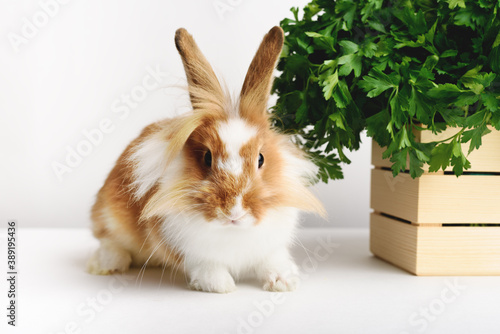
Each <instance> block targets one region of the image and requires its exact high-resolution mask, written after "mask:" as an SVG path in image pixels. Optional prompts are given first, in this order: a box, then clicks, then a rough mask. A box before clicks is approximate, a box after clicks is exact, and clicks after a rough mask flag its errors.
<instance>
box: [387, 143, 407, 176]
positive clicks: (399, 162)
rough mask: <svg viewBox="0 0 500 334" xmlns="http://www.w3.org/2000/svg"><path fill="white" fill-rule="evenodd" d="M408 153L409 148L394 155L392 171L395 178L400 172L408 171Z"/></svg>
mask: <svg viewBox="0 0 500 334" xmlns="http://www.w3.org/2000/svg"><path fill="white" fill-rule="evenodd" d="M408 151H409V148H405V149H402V150H401V151H398V152H396V153H393V154H392V157H391V162H392V166H391V169H392V174H393V175H394V176H396V175H398V173H399V172H404V171H405V170H406V159H407V157H408Z"/></svg>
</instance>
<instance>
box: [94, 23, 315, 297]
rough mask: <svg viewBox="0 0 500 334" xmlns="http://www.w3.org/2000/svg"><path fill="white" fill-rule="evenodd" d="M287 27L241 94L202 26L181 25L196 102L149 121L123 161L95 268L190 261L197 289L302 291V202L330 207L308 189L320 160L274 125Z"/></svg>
mask: <svg viewBox="0 0 500 334" xmlns="http://www.w3.org/2000/svg"><path fill="white" fill-rule="evenodd" d="M283 38H284V36H283V30H282V29H281V28H279V27H274V28H272V29H271V30H270V31H269V32H268V33H267V34H266V35H265V37H264V39H263V41H262V43H261V45H260V47H259V49H258V50H257V53H256V54H255V57H254V58H253V60H252V63H251V64H250V67H249V69H248V73H247V75H246V78H245V81H244V83H243V88H242V89H241V95H240V98H239V100H238V101H236V103H232V102H231V101H230V99H229V98H228V96H226V94H225V92H224V90H223V89H222V88H221V85H220V84H219V81H218V80H217V77H216V75H215V73H214V71H213V70H212V67H211V66H210V65H209V63H208V62H207V60H206V59H205V57H204V56H203V54H202V53H201V52H200V50H199V49H198V47H197V45H196V43H195V41H194V40H193V38H192V36H191V35H190V34H189V33H188V32H187V31H186V30H185V29H178V30H177V32H176V34H175V45H176V47H177V50H178V51H179V54H180V56H181V58H182V62H183V64H184V69H185V71H186V76H187V80H188V85H189V94H190V98H191V104H192V107H193V111H192V112H191V113H189V114H187V115H184V116H181V117H177V118H171V119H165V120H163V121H159V122H157V123H154V124H151V125H149V126H147V127H146V128H145V129H144V130H143V131H142V133H141V134H140V136H139V137H137V138H136V139H135V140H133V141H132V143H131V144H130V145H129V146H128V147H127V149H126V150H125V151H124V152H123V154H122V155H121V156H120V158H119V159H118V161H117V163H116V165H115V167H114V168H113V170H112V171H111V173H110V174H109V176H108V178H107V180H106V182H105V184H104V186H103V187H102V188H101V190H100V191H99V193H98V195H97V201H96V203H95V205H94V206H93V209H92V220H93V233H94V235H95V237H96V238H98V239H99V240H100V247H99V249H98V250H97V251H96V252H95V253H94V255H93V256H92V257H91V258H90V260H89V262H88V271H89V272H90V273H93V274H101V275H106V274H111V273H115V272H124V271H126V270H127V269H128V268H129V266H130V265H131V264H134V265H143V264H145V263H147V264H154V265H165V266H170V267H174V268H176V267H180V268H182V269H183V270H184V272H185V274H186V275H187V277H188V278H189V285H190V287H191V288H193V289H198V290H202V291H212V292H230V291H233V290H234V289H235V281H234V279H235V278H238V277H240V276H241V275H248V274H250V275H254V276H256V277H257V278H258V279H259V280H261V282H262V283H263V286H264V289H266V290H270V291H288V290H293V289H294V288H295V284H296V275H297V266H296V265H295V263H294V262H293V260H292V258H291V256H290V254H289V250H288V248H289V246H290V245H291V243H292V239H293V235H294V230H295V227H296V226H297V221H298V213H299V211H300V210H305V211H312V212H317V213H320V214H321V213H323V212H324V209H323V207H322V205H321V203H320V202H319V201H318V200H317V199H316V198H315V197H314V196H313V195H312V194H311V192H310V191H309V190H307V188H306V187H307V186H308V185H309V183H310V181H311V179H313V178H314V177H315V175H316V172H317V168H316V166H315V165H314V164H313V163H312V162H310V161H309V160H307V159H306V157H305V155H304V154H303V153H302V152H301V151H300V150H299V149H298V148H297V147H296V146H295V145H294V144H293V143H292V142H291V141H290V138H289V137H287V136H285V135H283V134H280V133H278V132H276V131H275V130H273V129H272V128H271V122H270V119H269V113H268V112H267V102H268V98H269V93H270V89H271V83H272V78H273V70H274V68H275V66H276V62H277V59H278V57H279V55H280V52H281V48H282V46H283Z"/></svg>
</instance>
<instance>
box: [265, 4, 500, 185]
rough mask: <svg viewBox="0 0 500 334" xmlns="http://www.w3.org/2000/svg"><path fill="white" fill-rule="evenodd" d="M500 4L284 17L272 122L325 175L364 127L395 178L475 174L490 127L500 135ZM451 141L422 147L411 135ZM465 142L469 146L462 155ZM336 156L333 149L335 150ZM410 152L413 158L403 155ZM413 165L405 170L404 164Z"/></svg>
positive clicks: (334, 174) (354, 8) (309, 10)
mask: <svg viewBox="0 0 500 334" xmlns="http://www.w3.org/2000/svg"><path fill="white" fill-rule="evenodd" d="M499 9H500V1H498V0H479V1H477V0H440V1H438V0H414V1H410V0H393V1H383V0H356V1H354V0H338V1H330V0H313V1H312V2H311V3H309V4H308V5H307V6H306V7H305V8H304V9H303V13H302V15H301V14H300V13H299V9H298V8H292V12H293V16H294V18H293V19H289V18H287V19H284V20H283V21H282V22H281V26H282V28H283V30H284V31H285V33H286V42H285V49H284V51H283V54H282V58H281V60H280V63H279V65H278V69H279V70H281V74H280V76H279V77H278V78H277V79H276V81H275V84H274V92H275V93H277V95H278V102H277V104H276V106H275V108H274V110H273V112H274V115H275V116H276V119H277V121H276V125H277V126H279V127H282V128H283V129H284V130H286V131H288V132H292V133H295V134H297V135H298V136H299V137H300V138H301V139H300V140H299V142H300V143H302V145H303V146H304V148H305V150H306V151H308V152H309V153H310V154H311V155H312V156H313V157H314V158H315V159H316V162H317V164H318V165H319V167H320V176H321V179H322V180H323V181H325V182H327V181H328V179H336V178H342V171H341V168H340V166H339V164H340V162H346V163H349V162H350V161H349V159H348V157H347V155H346V153H345V151H346V149H347V150H356V149H358V148H359V145H360V132H362V131H363V130H364V129H366V130H367V133H368V135H369V136H371V137H372V138H373V139H374V140H375V141H376V142H377V143H378V144H379V145H380V146H382V147H386V149H385V151H384V153H383V156H384V158H390V161H391V162H392V163H393V164H392V171H393V173H394V175H397V174H398V173H399V172H400V171H402V170H405V169H407V170H409V172H410V175H411V176H412V177H418V176H420V175H422V173H423V171H424V170H423V165H424V163H428V164H429V165H430V171H437V170H439V169H443V170H444V169H445V168H447V167H448V166H450V165H451V166H452V167H453V172H454V173H455V175H457V176H458V175H461V174H462V173H463V171H464V169H465V170H466V169H468V168H470V163H469V161H468V159H467V155H468V154H469V153H471V152H472V151H473V150H475V149H478V148H479V147H480V146H481V143H482V137H483V136H484V135H485V134H487V133H488V132H490V129H489V128H488V125H492V126H493V127H494V128H496V129H497V130H500V110H499V106H500V100H499V99H500V19H499V15H500V13H498V11H499ZM446 127H457V131H455V132H454V133H453V135H452V136H450V138H447V140H443V141H440V142H430V143H420V142H418V141H417V140H416V138H415V134H414V132H415V130H423V129H425V130H426V131H432V132H433V133H439V132H441V131H443V130H444V129H445V128H446ZM463 143H467V144H468V148H467V150H466V151H465V152H464V151H463V150H462V145H461V144H463ZM335 151H336V153H335ZM408 156H409V159H408V158H407V157H408ZM407 161H408V162H409V165H407Z"/></svg>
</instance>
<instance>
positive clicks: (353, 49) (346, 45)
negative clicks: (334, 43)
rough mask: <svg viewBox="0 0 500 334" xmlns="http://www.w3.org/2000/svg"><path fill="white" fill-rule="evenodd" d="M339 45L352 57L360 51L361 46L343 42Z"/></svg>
mask: <svg viewBox="0 0 500 334" xmlns="http://www.w3.org/2000/svg"><path fill="white" fill-rule="evenodd" d="M339 44H340V46H341V47H342V48H343V49H344V54H345V55H350V54H353V53H356V52H358V51H359V45H358V44H356V43H354V42H351V41H348V40H342V41H340V42H339Z"/></svg>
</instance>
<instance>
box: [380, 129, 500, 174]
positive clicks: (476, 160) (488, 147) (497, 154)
mask: <svg viewBox="0 0 500 334" xmlns="http://www.w3.org/2000/svg"><path fill="white" fill-rule="evenodd" d="M489 129H490V130H492V132H491V133H489V134H487V135H486V136H484V137H483V140H482V142H483V144H482V145H481V147H480V148H479V149H478V150H474V151H473V152H472V153H471V154H470V155H469V156H468V159H469V161H470V163H471V168H470V169H468V170H467V171H468V172H485V173H488V172H491V173H498V172H500V131H497V130H495V129H494V128H493V127H489ZM458 131H459V129H456V128H449V129H446V130H445V131H443V132H441V133H439V134H436V135H434V134H432V132H430V131H423V132H421V133H419V134H418V135H417V139H419V140H418V141H421V142H423V143H428V142H431V141H441V140H444V139H447V138H449V137H451V136H452V135H454V134H455V133H457V132H458ZM462 150H463V152H464V153H465V154H467V152H468V151H469V143H466V144H463V145H462ZM384 151H385V148H382V147H380V146H379V145H378V144H377V142H375V141H374V140H373V141H372V165H374V166H376V167H391V166H392V163H391V162H390V161H389V159H382V153H383V152H384ZM406 165H407V166H409V165H410V164H409V161H408V159H407V162H406ZM428 169H429V165H427V164H426V165H424V170H425V171H428ZM451 170H452V167H448V168H446V171H451Z"/></svg>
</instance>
